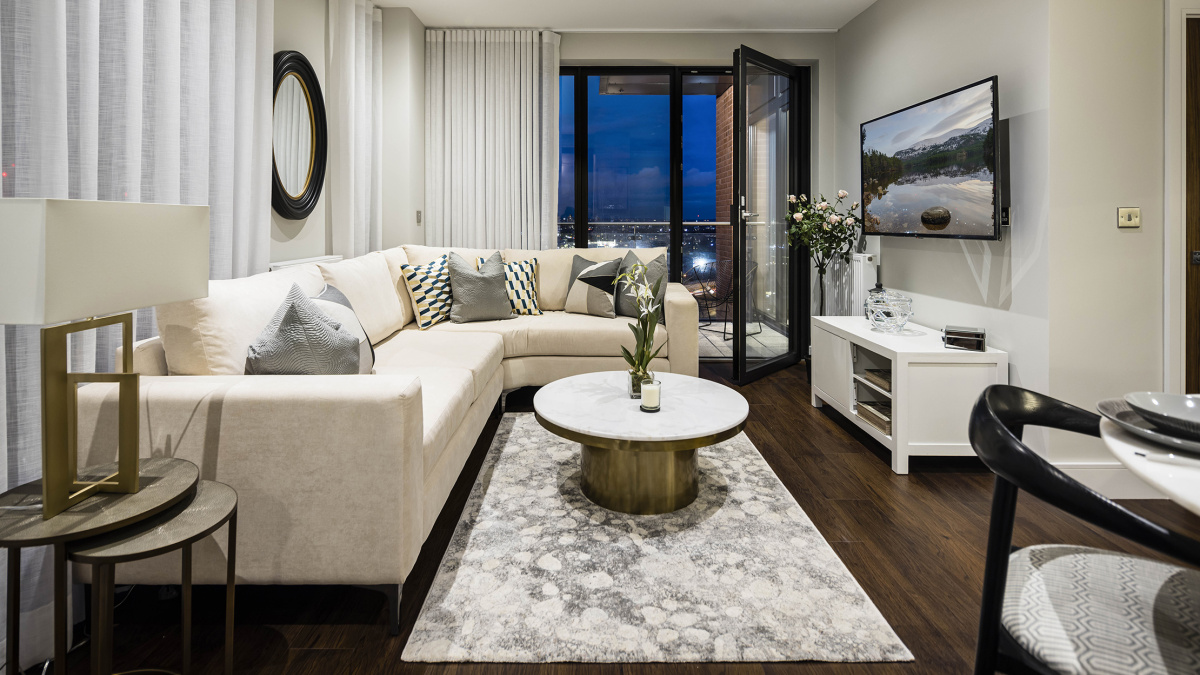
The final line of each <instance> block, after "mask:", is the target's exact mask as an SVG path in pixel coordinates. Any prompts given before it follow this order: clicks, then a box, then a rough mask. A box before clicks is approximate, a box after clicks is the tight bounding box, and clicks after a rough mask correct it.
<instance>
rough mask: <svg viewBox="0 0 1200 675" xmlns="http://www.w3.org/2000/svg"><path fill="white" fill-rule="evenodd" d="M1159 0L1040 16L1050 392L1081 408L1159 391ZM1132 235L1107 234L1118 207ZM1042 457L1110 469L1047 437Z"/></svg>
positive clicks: (1101, 1) (1110, 1)
mask: <svg viewBox="0 0 1200 675" xmlns="http://www.w3.org/2000/svg"><path fill="white" fill-rule="evenodd" d="M1163 18H1164V17H1163V2H1162V0H1055V1H1054V2H1053V3H1052V4H1051V8H1050V33H1051V40H1050V60H1049V63H1050V68H1049V70H1050V87H1051V92H1052V95H1051V107H1050V194H1051V195H1052V198H1051V200H1050V219H1051V222H1052V223H1053V224H1054V226H1053V227H1052V228H1051V232H1050V250H1051V275H1050V287H1049V306H1050V316H1051V327H1050V393H1051V395H1053V396H1055V397H1057V398H1061V399H1064V400H1067V401H1070V402H1072V403H1075V404H1077V405H1080V406H1081V407H1084V408H1093V407H1094V405H1095V403H1096V401H1098V400H1101V399H1104V398H1110V397H1116V396H1121V395H1123V394H1125V393H1126V392H1129V391H1136V390H1146V389H1149V390H1154V391H1159V390H1161V389H1162V386H1163V348H1162V347H1163V278H1164V275H1163V53H1164V50H1163V46H1164V45H1163V25H1164V22H1163ZM1121 206H1140V207H1141V209H1142V227H1141V228H1140V229H1137V230H1118V229H1117V223H1116V214H1117V208H1118V207H1121ZM1051 457H1052V458H1053V459H1054V461H1055V462H1056V463H1062V462H1070V463H1075V464H1077V465H1078V466H1079V467H1080V468H1088V466H1089V465H1093V464H1104V463H1111V462H1112V458H1111V457H1110V456H1109V455H1108V454H1107V452H1106V451H1105V450H1104V449H1103V448H1102V447H1098V446H1097V443H1095V442H1093V441H1091V440H1089V439H1086V438H1082V437H1078V436H1069V435H1066V434H1055V435H1054V436H1052V444H1051Z"/></svg>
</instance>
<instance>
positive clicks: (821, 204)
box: [788, 190, 860, 315]
mask: <svg viewBox="0 0 1200 675" xmlns="http://www.w3.org/2000/svg"><path fill="white" fill-rule="evenodd" d="M848 196H850V194H849V193H848V192H846V191H845V190H838V193H837V199H836V200H835V201H834V202H833V203H832V204H830V203H829V201H827V200H826V199H825V195H821V196H820V198H819V199H818V200H815V202H816V203H810V202H809V201H808V197H807V196H805V195H800V196H799V197H797V196H796V195H788V215H789V216H790V217H791V223H790V225H791V227H790V228H789V229H788V243H789V244H795V243H796V242H799V243H801V244H803V245H804V246H805V247H807V248H808V253H809V255H810V256H812V259H813V264H814V265H815V266H816V268H817V275H818V277H819V279H820V287H821V310H820V314H821V315H823V314H825V271H826V270H827V269H828V268H829V263H831V262H833V261H834V260H835V259H837V258H841V259H842V261H843V262H850V249H851V248H853V247H854V242H855V241H856V240H857V239H858V232H859V227H860V226H859V223H858V219H857V216H855V215H854V212H855V211H856V210H857V209H858V202H854V203H853V204H851V205H850V208H849V209H848V210H846V211H842V201H843V200H845V199H846V197H848Z"/></svg>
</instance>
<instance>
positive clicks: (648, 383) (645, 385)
mask: <svg viewBox="0 0 1200 675" xmlns="http://www.w3.org/2000/svg"><path fill="white" fill-rule="evenodd" d="M661 398H662V384H661V383H660V382H659V381H658V380H642V412H658V409H659V404H660V403H661Z"/></svg>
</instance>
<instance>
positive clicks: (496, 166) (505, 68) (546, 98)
mask: <svg viewBox="0 0 1200 675" xmlns="http://www.w3.org/2000/svg"><path fill="white" fill-rule="evenodd" d="M558 62H559V36H558V34H557V33H552V32H550V31H544V30H510V29H506V30H443V29H429V30H427V31H425V217H426V221H425V223H426V224H425V243H426V244H429V245H431V246H471V247H486V248H504V247H512V248H553V247H554V246H555V241H556V238H557V234H556V229H557V225H556V206H557V200H558Z"/></svg>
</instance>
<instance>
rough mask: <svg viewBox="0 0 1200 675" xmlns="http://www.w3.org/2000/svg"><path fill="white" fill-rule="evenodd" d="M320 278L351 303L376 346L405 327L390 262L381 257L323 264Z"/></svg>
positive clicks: (378, 255) (369, 254) (368, 256)
mask: <svg viewBox="0 0 1200 675" xmlns="http://www.w3.org/2000/svg"><path fill="white" fill-rule="evenodd" d="M318 267H320V268H321V274H322V276H324V277H325V282H326V283H328V284H329V285H330V286H336V287H337V289H338V290H339V291H341V292H342V293H344V294H345V295H346V297H347V298H349V299H350V304H351V305H353V306H354V312H355V313H356V314H358V318H359V320H360V321H361V322H362V327H363V329H364V330H366V331H367V337H369V338H371V343H372V344H375V343H377V342H379V341H380V340H382V339H384V338H386V337H387V336H389V335H391V334H392V333H395V332H396V331H398V330H400V329H401V328H403V327H404V324H405V323H407V321H405V320H404V310H403V309H402V308H401V306H400V297H399V296H397V295H396V290H395V287H394V286H393V285H392V275H391V272H389V271H388V262H387V258H385V257H384V256H383V254H382V253H379V252H378V251H376V252H375V253H368V254H367V255H363V256H359V257H357V258H351V259H350V260H343V261H341V262H336V263H330V264H321V265H318Z"/></svg>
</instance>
